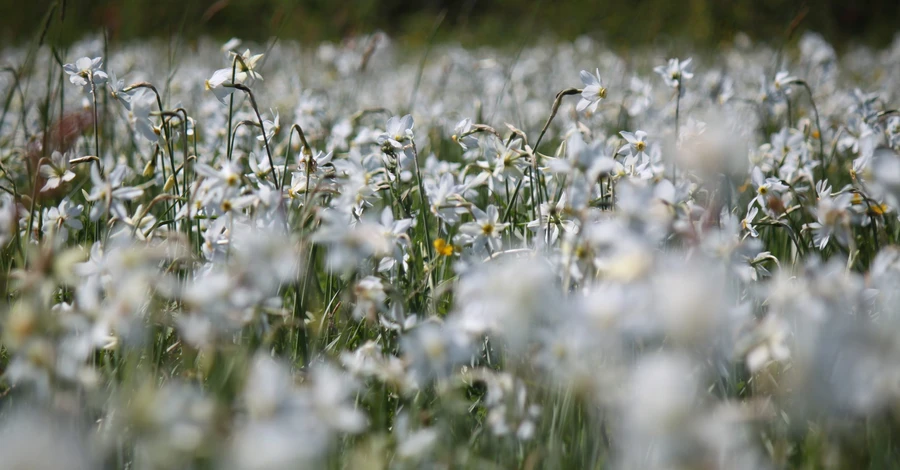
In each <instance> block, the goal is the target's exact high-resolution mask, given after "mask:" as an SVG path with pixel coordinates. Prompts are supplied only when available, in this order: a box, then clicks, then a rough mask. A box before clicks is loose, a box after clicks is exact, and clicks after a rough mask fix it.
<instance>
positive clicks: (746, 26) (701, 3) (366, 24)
mask: <svg viewBox="0 0 900 470" xmlns="http://www.w3.org/2000/svg"><path fill="white" fill-rule="evenodd" d="M53 3H54V2H53V1H50V0H37V1H21V0H0V40H2V41H3V42H4V43H5V44H10V43H17V42H25V41H27V40H29V39H31V38H33V37H34V36H35V35H36V34H37V32H38V31H40V30H41V29H42V20H43V18H44V17H45V16H46V13H47V11H48V10H49V9H50V7H51V5H52V4H53ZM61 3H65V19H64V21H63V22H62V23H61V24H54V26H53V28H54V29H52V30H51V31H50V32H49V36H50V40H52V41H55V42H57V43H67V42H71V41H73V40H75V39H77V38H79V37H81V36H83V35H84V34H85V33H89V32H96V31H98V30H99V29H100V28H106V29H107V30H108V31H109V33H110V38H111V39H112V40H127V39H134V38H142V37H148V36H167V35H169V34H172V33H181V34H183V35H184V36H185V37H187V38H192V37H198V36H200V35H212V36H215V37H219V38H222V39H227V38H229V37H232V36H238V37H241V38H243V39H248V40H264V39H267V38H269V37H271V36H273V35H276V34H277V35H278V36H279V37H281V38H293V39H299V40H302V41H306V42H310V43H313V42H319V41H321V40H326V39H327V40H339V39H341V38H344V37H348V36H352V35H354V34H358V33H366V32H371V31H374V30H383V31H386V32H387V33H388V34H390V35H391V36H393V37H397V38H401V39H404V40H408V41H409V42H412V43H416V42H424V41H426V40H427V38H428V37H429V36H430V34H431V32H432V29H433V28H434V24H435V21H436V18H437V17H439V15H440V13H441V12H446V18H445V20H444V21H443V23H442V24H441V27H440V29H439V32H438V39H451V40H455V41H459V42H462V43H463V44H466V45H473V44H498V45H502V44H511V43H520V42H521V41H522V40H523V39H530V38H535V37H538V36H539V34H540V33H549V34H552V35H553V36H554V37H557V38H560V39H572V38H574V37H577V36H578V35H581V34H590V35H592V36H594V37H596V38H599V39H604V40H606V41H608V42H609V43H610V44H611V45H613V46H626V47H627V46H629V45H640V44H648V43H650V44H652V43H655V42H659V41H672V40H679V41H689V42H693V43H699V44H703V45H715V44H718V43H720V42H723V41H729V40H731V39H732V38H733V37H734V34H735V33H736V32H738V31H743V32H746V33H748V34H749V35H750V36H751V37H752V38H754V39H757V40H763V41H769V42H773V43H774V42H777V41H780V39H781V38H783V37H784V36H785V31H786V30H787V28H788V25H789V24H791V22H792V21H793V20H794V19H795V18H796V17H797V16H798V14H799V13H800V12H801V11H806V12H807V13H806V15H805V16H804V19H803V21H802V22H801V23H800V27H799V29H798V31H802V30H806V29H810V30H814V31H818V32H820V33H822V34H823V35H825V37H826V38H827V39H828V40H829V41H832V43H834V44H835V45H836V46H838V47H839V48H841V47H843V46H845V45H848V44H853V43H864V44H869V45H875V46H884V45H886V44H889V43H890V41H891V40H892V39H893V37H894V34H895V33H896V31H897V29H898V27H900V21H898V20H900V0H860V1H847V0H843V1H840V0H823V1H805V2H803V1H790V0H682V1H677V0H630V1H589V0H560V1H552V0H543V1H516V0H462V1H450V0H422V1H402V0H381V1H376V0H302V1H296V0H220V1H208V0H117V1H113V0H67V1H65V2H61ZM61 3H60V4H61ZM60 10H61V8H58V9H57V13H56V19H57V20H58V18H59V13H60ZM797 36H799V35H797ZM795 37H796V36H795Z"/></svg>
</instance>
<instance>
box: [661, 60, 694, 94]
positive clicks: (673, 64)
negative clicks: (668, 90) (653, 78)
mask: <svg viewBox="0 0 900 470" xmlns="http://www.w3.org/2000/svg"><path fill="white" fill-rule="evenodd" d="M692 60H693V59H692V58H689V59H687V60H685V61H680V60H678V59H675V58H673V59H669V62H668V64H666V65H659V66H657V67H654V69H653V71H654V72H656V73H658V74H659V75H660V76H661V77H662V79H663V80H664V81H665V82H666V85H668V86H670V87H672V88H678V89H681V88H683V87H682V86H681V85H682V82H683V81H684V80H689V79H691V78H693V77H694V74H693V72H691V61H692Z"/></svg>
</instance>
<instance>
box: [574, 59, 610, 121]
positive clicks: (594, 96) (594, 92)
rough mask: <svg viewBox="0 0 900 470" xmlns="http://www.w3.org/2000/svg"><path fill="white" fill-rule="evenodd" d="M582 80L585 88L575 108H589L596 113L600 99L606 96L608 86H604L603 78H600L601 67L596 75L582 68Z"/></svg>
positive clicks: (580, 109) (582, 109) (579, 109)
mask: <svg viewBox="0 0 900 470" xmlns="http://www.w3.org/2000/svg"><path fill="white" fill-rule="evenodd" d="M581 82H582V83H583V84H584V89H583V90H582V91H581V100H580V101H579V102H578V104H577V105H576V106H575V109H576V110H578V111H584V110H585V109H587V110H589V111H590V112H591V113H596V112H597V106H599V105H600V101H601V100H602V99H604V98H606V88H605V87H604V86H603V80H602V79H601V78H600V69H599V68H598V69H597V74H596V75H591V74H590V72H588V71H586V70H582V71H581Z"/></svg>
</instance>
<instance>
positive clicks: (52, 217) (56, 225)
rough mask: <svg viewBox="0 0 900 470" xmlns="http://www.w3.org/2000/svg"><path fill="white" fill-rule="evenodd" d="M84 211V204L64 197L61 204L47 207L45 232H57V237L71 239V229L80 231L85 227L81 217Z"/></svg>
mask: <svg viewBox="0 0 900 470" xmlns="http://www.w3.org/2000/svg"><path fill="white" fill-rule="evenodd" d="M82 212H84V206H82V205H81V204H72V202H71V201H69V200H68V199H63V200H62V202H60V203H59V206H57V207H51V208H49V209H46V212H45V215H44V226H43V227H42V230H43V232H44V233H52V232H55V233H56V235H57V237H59V239H60V240H61V241H63V242H65V241H66V240H68V239H69V229H71V230H75V231H78V230H81V229H82V228H83V227H84V225H83V224H82V223H81V220H80V219H79V217H81V213H82Z"/></svg>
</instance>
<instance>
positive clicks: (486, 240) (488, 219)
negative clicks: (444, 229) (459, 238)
mask: <svg viewBox="0 0 900 470" xmlns="http://www.w3.org/2000/svg"><path fill="white" fill-rule="evenodd" d="M472 215H473V216H475V220H474V221H472V222H466V223H464V224H462V225H461V226H460V227H459V231H460V233H462V234H463V235H466V236H467V237H468V239H469V241H470V243H472V244H474V245H475V246H476V248H481V247H482V245H483V244H487V245H488V247H489V248H490V249H491V250H497V249H499V248H500V234H501V233H502V232H503V230H505V229H506V227H509V223H505V222H500V211H498V210H497V207H496V206H494V205H490V206H488V207H487V209H485V210H484V211H482V210H481V209H479V208H477V207H472Z"/></svg>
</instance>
